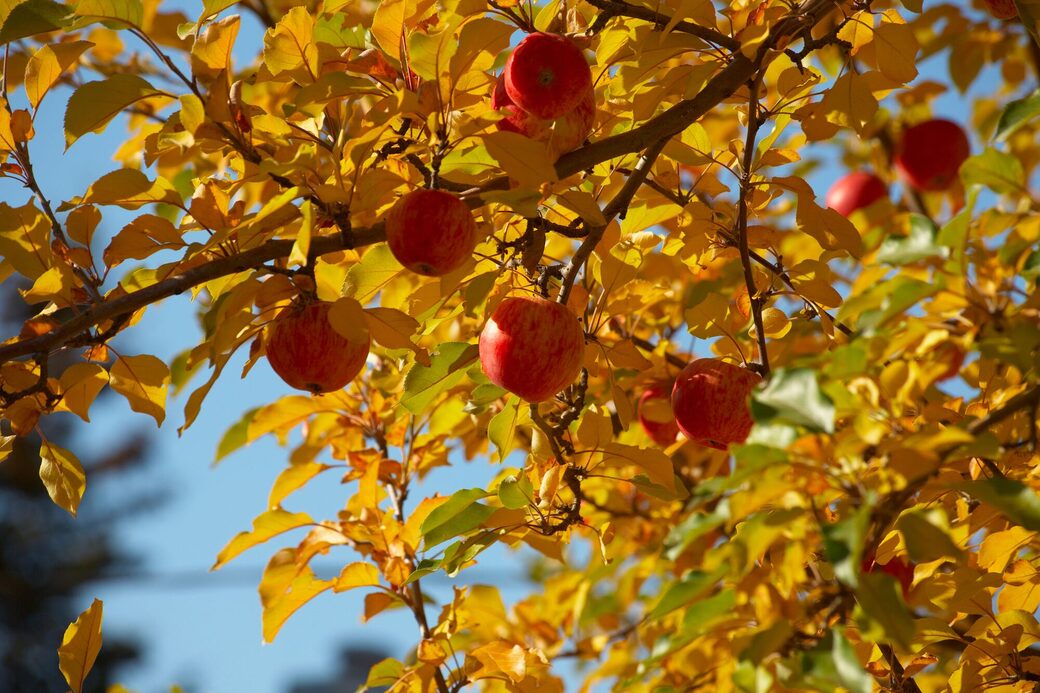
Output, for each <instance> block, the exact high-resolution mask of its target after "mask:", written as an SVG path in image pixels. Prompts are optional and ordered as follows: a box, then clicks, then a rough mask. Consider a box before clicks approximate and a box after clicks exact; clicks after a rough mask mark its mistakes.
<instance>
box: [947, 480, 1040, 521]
mask: <svg viewBox="0 0 1040 693" xmlns="http://www.w3.org/2000/svg"><path fill="white" fill-rule="evenodd" d="M953 488H954V489H956V490H958V491H963V492H965V493H967V494H968V495H970V496H973V497H975V498H978V499H979V500H980V501H982V502H984V503H989V504H990V505H992V506H993V507H995V508H997V509H998V510H1000V511H1001V512H1002V513H1004V514H1005V515H1007V517H1008V518H1009V519H1010V520H1012V521H1014V522H1015V523H1016V524H1019V525H1021V526H1022V527H1024V528H1025V529H1028V530H1030V531H1033V532H1037V531H1040V496H1038V495H1037V493H1036V491H1034V490H1033V489H1031V488H1029V487H1028V486H1026V485H1025V484H1023V483H1022V482H1021V481H1016V480H1015V479H1008V478H1007V477H999V476H997V477H991V478H989V479H979V480H976V481H965V482H962V483H959V484H954V485H953Z"/></svg>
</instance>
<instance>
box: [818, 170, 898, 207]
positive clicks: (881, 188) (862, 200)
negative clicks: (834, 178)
mask: <svg viewBox="0 0 1040 693" xmlns="http://www.w3.org/2000/svg"><path fill="white" fill-rule="evenodd" d="M887 195H888V186H887V185H885V182H884V181H882V180H881V179H880V178H878V177H877V176H875V175H874V174H873V173H866V172H865V171H854V172H853V173H850V174H848V175H847V176H845V177H844V178H841V179H839V180H838V182H836V183H835V184H834V185H832V186H831V189H830V190H828V191H827V206H828V207H830V208H831V209H833V210H834V211H836V212H837V213H838V214H840V215H842V216H843V217H847V216H849V215H850V214H852V213H853V212H855V211H856V210H857V209H863V208H864V207H869V206H870V205H872V204H874V203H875V202H877V201H878V200H880V199H881V198H883V197H886V196H887Z"/></svg>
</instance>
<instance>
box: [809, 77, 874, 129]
mask: <svg viewBox="0 0 1040 693" xmlns="http://www.w3.org/2000/svg"><path fill="white" fill-rule="evenodd" d="M820 109H821V110H822V111H823V113H824V114H826V118H827V120H828V121H830V122H832V123H835V124H837V125H844V126H847V127H851V128H854V129H855V130H856V131H857V132H860V131H862V130H863V127H864V126H865V125H866V124H867V123H869V122H871V121H872V120H873V119H874V115H875V114H876V113H877V110H878V101H877V99H876V98H874V94H873V93H872V92H871V89H870V83H869V82H868V80H867V79H865V78H864V76H863V75H860V74H858V73H856V72H853V71H852V70H849V71H847V72H846V73H845V74H843V75H842V76H841V77H838V79H836V80H834V84H832V85H831V87H830V89H828V90H827V91H826V93H825V94H824V95H823V99H822V100H821V101H820Z"/></svg>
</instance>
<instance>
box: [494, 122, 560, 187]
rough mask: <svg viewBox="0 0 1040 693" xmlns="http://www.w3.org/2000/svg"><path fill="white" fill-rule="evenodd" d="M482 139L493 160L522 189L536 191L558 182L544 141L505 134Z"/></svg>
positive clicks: (511, 133) (498, 133) (502, 132)
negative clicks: (534, 189)
mask: <svg viewBox="0 0 1040 693" xmlns="http://www.w3.org/2000/svg"><path fill="white" fill-rule="evenodd" d="M480 139H482V140H483V142H484V146H485V147H486V148H487V152H488V154H489V155H490V156H491V158H492V159H494V160H495V161H496V162H498V165H499V166H501V167H502V170H503V171H504V172H505V173H506V174H508V175H509V177H511V178H515V179H516V180H517V182H518V183H520V185H521V186H524V187H531V188H537V187H539V186H541V185H542V184H543V183H551V182H553V181H555V180H556V169H555V168H554V167H553V164H552V161H550V159H549V152H548V150H547V149H546V148H545V145H543V144H542V143H541V142H536V141H535V140H532V139H530V138H528V137H524V136H523V135H518V134H517V133H515V132H505V131H501V132H492V133H489V134H485V135H481V136H480Z"/></svg>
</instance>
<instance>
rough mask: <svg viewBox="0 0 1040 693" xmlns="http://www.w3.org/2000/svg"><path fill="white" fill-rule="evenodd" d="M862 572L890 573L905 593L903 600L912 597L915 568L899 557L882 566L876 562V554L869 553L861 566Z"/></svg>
mask: <svg viewBox="0 0 1040 693" xmlns="http://www.w3.org/2000/svg"><path fill="white" fill-rule="evenodd" d="M860 570H862V571H863V572H864V573H873V572H876V571H878V570H880V571H881V572H883V573H888V574H889V575H891V576H892V577H894V578H895V579H896V580H897V581H898V582H899V587H900V588H901V589H902V591H903V599H906V598H907V597H908V596H910V588H911V587H912V586H913V584H914V567H913V565H911V564H909V563H907V562H906V561H904V560H903V559H902V558H899V557H898V556H897V557H895V558H893V559H891V560H890V561H889V562H888V563H886V564H884V565H881V564H880V563H878V562H877V561H876V560H875V557H874V553H873V552H869V553H868V554H867V555H866V556H864V557H863V562H862V563H861V564H860Z"/></svg>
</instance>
